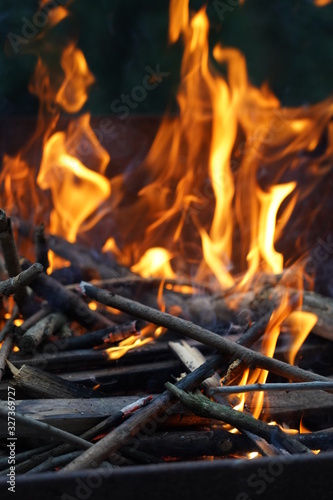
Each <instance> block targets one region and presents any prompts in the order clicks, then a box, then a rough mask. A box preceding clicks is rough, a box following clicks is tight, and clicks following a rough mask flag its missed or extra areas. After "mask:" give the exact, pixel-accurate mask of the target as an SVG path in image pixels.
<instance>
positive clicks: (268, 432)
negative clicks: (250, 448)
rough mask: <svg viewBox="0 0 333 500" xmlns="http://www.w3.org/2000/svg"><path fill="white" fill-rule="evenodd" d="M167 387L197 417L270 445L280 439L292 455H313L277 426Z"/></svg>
mask: <svg viewBox="0 0 333 500" xmlns="http://www.w3.org/2000/svg"><path fill="white" fill-rule="evenodd" d="M165 387H166V388H167V389H168V390H169V391H170V392H171V393H172V394H173V395H174V396H175V397H177V398H178V399H179V400H180V401H181V402H182V403H183V404H184V405H185V406H187V407H189V408H190V409H191V410H193V411H194V412H195V413H196V414H197V415H201V416H205V417H209V418H214V419H217V420H222V421H223V422H226V423H228V424H230V425H233V426H234V427H236V428H237V429H238V430H240V431H242V430H247V431H250V432H253V433H254V434H257V435H258V436H261V437H262V438H264V439H266V440H267V441H268V442H270V443H271V442H273V441H275V440H276V439H279V441H281V442H282V444H283V446H284V447H285V448H286V449H287V451H290V452H291V453H311V452H310V450H309V449H308V448H307V447H306V446H304V445H302V444H301V443H299V442H298V441H296V440H294V439H293V438H292V437H291V436H289V435H288V434H285V433H283V431H281V429H280V428H279V427H278V426H276V425H274V426H273V425H268V424H266V422H263V421H261V420H257V419H255V418H253V417H252V416H249V415H246V414H245V413H242V412H239V411H237V410H234V409H232V408H229V407H227V406H223V405H221V404H219V403H215V402H214V401H211V400H210V399H209V398H207V397H206V396H203V395H202V394H201V393H200V394H198V395H197V394H196V395H194V394H188V393H187V392H185V391H183V390H181V389H179V388H178V387H176V386H175V385H173V384H171V383H170V382H167V383H166V384H165Z"/></svg>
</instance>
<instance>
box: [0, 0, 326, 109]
mask: <svg viewBox="0 0 333 500" xmlns="http://www.w3.org/2000/svg"><path fill="white" fill-rule="evenodd" d="M56 2H57V0H54V2H53V3H55V4H56ZM313 2H314V0H292V1H291V0H275V1H267V0H246V1H245V3H244V4H243V5H237V1H235V0H224V1H223V2H221V1H220V2H219V1H213V0H210V1H209V2H208V15H209V18H210V21H211V33H210V41H211V46H213V44H214V43H215V42H216V41H218V40H220V41H221V42H222V43H223V44H224V45H225V46H233V47H238V48H239V49H240V50H241V51H242V52H243V53H244V54H245V56H246V60H247V64H248V71H249V77H250V80H251V82H252V83H253V84H255V85H257V86H259V85H260V84H262V83H263V82H264V81H267V82H268V83H269V85H270V87H271V88H272V89H273V91H274V92H275V94H276V95H277V96H278V98H279V99H280V100H281V102H282V104H283V105H286V106H299V105H302V104H310V103H315V102H319V101H321V100H323V99H324V98H325V97H328V96H330V95H332V94H333V4H329V5H327V6H324V7H320V8H319V7H316V6H315V5H314V3H313ZM59 4H62V5H66V7H68V9H69V10H70V12H71V17H70V18H67V19H65V20H64V21H63V22H61V23H60V25H59V26H57V27H56V28H54V31H55V35H54V44H57V43H58V42H59V41H60V40H61V38H62V39H66V38H76V39H77V42H78V46H79V47H80V48H81V49H82V51H83V53H84V54H85V57H86V59H87V62H88V65H89V67H90V69H91V71H92V73H93V74H94V75H95V78H96V83H95V84H94V85H93V87H92V89H91V92H90V97H89V101H88V103H87V104H86V107H85V109H89V110H90V111H91V112H92V113H93V114H95V115H105V114H107V113H109V112H110V113H111V109H110V106H111V103H112V102H113V101H114V100H115V99H117V98H119V96H120V95H121V94H122V93H125V94H126V93H129V92H130V91H131V89H132V88H133V87H135V86H136V85H140V84H141V82H142V79H143V77H144V76H145V74H146V69H145V68H146V66H147V65H149V66H151V67H152V68H155V67H156V65H158V64H159V65H160V69H161V71H164V72H169V73H170V75H169V76H168V77H167V78H165V79H164V81H163V83H162V84H161V85H159V86H158V87H157V88H156V89H155V90H154V92H148V95H147V98H146V99H144V100H143V101H142V102H140V103H138V106H137V107H136V108H135V109H133V110H132V111H131V112H132V113H137V114H145V113H149V114H161V113H162V112H163V111H164V110H165V108H166V106H167V104H168V103H170V101H171V102H172V98H173V96H174V95H175V92H176V88H177V84H178V81H179V71H180V61H181V54H182V45H181V43H177V44H176V45H175V46H171V47H170V46H168V43H167V28H168V1H167V0H159V1H158V2H151V1H148V0H125V1H124V0H94V1H93V2H92V1H91V0H74V1H72V2H70V1H68V2H66V1H65V0H59ZM202 4H203V2H202V1H199V0H196V1H191V3H190V5H191V7H192V8H193V9H195V10H196V9H198V8H200V7H201V6H202ZM37 8H38V2H37V1H35V0H15V2H14V1H13V0H0V36H1V45H2V47H3V50H1V55H0V115H1V116H9V115H17V114H35V113H36V111H37V107H38V103H37V99H36V98H35V97H34V96H32V95H31V94H29V92H28V82H29V79H30V76H31V74H32V72H33V68H34V65H35V63H36V55H34V54H33V53H29V52H30V50H32V52H33V51H34V48H35V47H34V45H35V46H36V44H37V45H38V43H37V41H36V40H32V43H31V44H30V45H29V47H28V45H26V44H20V45H19V46H18V51H17V53H16V54H15V53H13V51H10V50H8V45H9V44H8V42H9V40H8V34H9V33H14V34H16V35H19V36H20V35H22V27H23V25H24V24H25V21H23V20H22V18H25V19H28V20H30V21H31V20H32V18H33V15H34V14H35V12H36V11H37ZM42 43H43V41H41V42H39V47H38V50H43V47H42V48H41V44H42ZM9 52H12V54H11V55H9Z"/></svg>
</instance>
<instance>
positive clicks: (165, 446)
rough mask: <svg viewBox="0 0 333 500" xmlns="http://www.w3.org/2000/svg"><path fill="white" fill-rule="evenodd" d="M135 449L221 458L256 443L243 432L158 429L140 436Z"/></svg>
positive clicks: (168, 455) (173, 454) (253, 448)
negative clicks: (151, 433) (152, 433)
mask: <svg viewBox="0 0 333 500" xmlns="http://www.w3.org/2000/svg"><path fill="white" fill-rule="evenodd" d="M138 449H139V450H143V451H146V452H148V453H153V454H154V455H157V456H158V457H182V458H196V457H202V456H203V455H206V456H215V457H223V456H227V455H230V454H231V453H237V452H240V451H242V452H249V451H257V448H256V446H255V445H254V444H253V443H252V442H250V441H249V440H248V439H247V438H246V437H245V436H244V435H242V434H231V433H230V432H228V431H226V430H224V429H212V430H210V431H200V430H194V431H193V430H191V431H182V432H179V431H178V432H177V431H176V432H175V431H169V432H157V433H155V434H154V435H153V436H144V435H140V437H139V439H138Z"/></svg>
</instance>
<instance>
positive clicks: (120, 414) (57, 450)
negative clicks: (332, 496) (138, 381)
mask: <svg viewBox="0 0 333 500" xmlns="http://www.w3.org/2000/svg"><path fill="white" fill-rule="evenodd" d="M151 399H152V397H151V396H148V397H145V398H140V399H139V400H135V402H132V403H131V404H128V405H126V406H125V407H124V408H122V409H121V410H118V411H116V412H114V413H113V414H112V415H110V416H109V417H107V418H106V419H104V420H103V421H102V422H99V423H98V424H96V425H94V427H92V428H91V429H88V430H87V431H85V432H84V433H83V434H81V435H80V437H81V438H82V439H85V440H86V441H91V440H92V439H93V438H95V437H96V436H98V435H100V434H102V433H104V432H106V431H108V430H109V429H110V428H111V427H114V426H116V425H119V424H120V423H121V422H122V421H123V419H124V418H128V417H129V416H130V415H131V414H132V413H134V411H137V410H138V409H140V408H142V407H143V406H145V405H146V404H148V402H149V401H151ZM72 449H73V447H72V446H71V445H69V444H60V445H58V446H56V447H53V448H52V449H51V450H50V449H48V450H41V451H40V452H38V453H36V454H33V456H30V457H28V460H26V461H25V462H23V463H22V464H20V465H18V466H17V468H16V472H22V473H24V472H27V471H30V470H32V469H33V468H35V467H36V466H38V465H39V464H42V463H44V462H45V460H47V459H48V458H49V456H50V455H51V456H52V457H57V456H59V455H63V454H65V453H69V452H70V451H72Z"/></svg>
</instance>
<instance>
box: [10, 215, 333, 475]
mask: <svg viewBox="0 0 333 500" xmlns="http://www.w3.org/2000/svg"><path fill="white" fill-rule="evenodd" d="M14 233H15V238H14ZM16 238H17V239H18V240H19V241H20V243H22V241H24V242H25V245H26V247H29V248H32V246H33V248H34V252H35V257H34V259H33V260H34V262H32V259H31V252H30V254H29V257H30V259H31V260H28V259H26V258H23V257H22V256H19V254H18V251H17V248H16V244H15V240H16ZM0 241H1V247H2V255H3V260H2V263H1V278H2V282H1V283H0V293H1V298H2V302H1V308H2V318H3V321H2V330H1V333H0V341H1V342H2V345H1V350H0V376H1V383H0V391H1V399H2V402H1V404H0V417H1V420H0V433H1V443H2V444H1V451H0V471H1V472H0V475H1V476H2V477H3V478H5V477H6V476H7V475H8V474H9V473H10V465H9V462H8V448H7V447H6V446H7V439H8V428H9V427H8V425H9V420H8V418H9V417H8V415H9V413H8V408H9V406H8V405H9V403H8V401H7V398H8V397H9V394H11V401H12V402H13V404H11V405H10V407H11V409H12V410H13V419H14V420H13V422H15V427H14V431H13V432H14V435H15V438H16V441H15V443H16V456H15V473H16V474H17V475H20V474H30V473H37V472H45V471H54V472H55V473H57V472H58V471H66V472H67V471H79V470H84V469H87V468H88V469H89V468H96V467H108V468H111V469H118V468H123V467H127V466H134V465H146V466H148V465H151V464H160V463H165V462H181V461H198V460H200V461H206V460H212V459H213V460H218V459H221V458H232V459H247V458H252V457H254V456H259V457H260V456H263V457H264V456H270V457H272V456H278V455H292V454H312V453H313V452H314V451H315V452H316V453H319V454H324V453H325V452H327V451H330V450H332V449H333V433H332V418H333V395H332V392H333V378H331V376H332V374H333V373H332V365H331V359H332V339H333V333H332V332H333V329H332V327H333V302H332V300H331V299H330V298H327V297H323V296H320V295H318V294H316V293H314V292H310V291H305V292H304V293H303V292H299V291H298V290H297V289H296V288H293V287H292V286H291V285H292V283H293V276H292V270H291V271H290V273H289V274H288V272H286V273H284V274H283V275H280V276H263V277H262V278H261V282H260V287H259V288H257V289H256V290H250V291H249V290H248V291H247V292H242V293H240V292H239V291H238V290H237V289H230V290H227V291H225V292H216V290H214V289H213V288H211V287H210V286H209V285H208V284H207V285H205V284H198V283H195V282H193V281H189V280H185V279H179V280H177V279H173V280H164V279H157V278H142V277H140V276H138V275H135V274H133V273H132V272H130V271H129V270H128V269H125V268H123V267H121V266H120V265H118V264H117V263H116V262H115V261H114V260H113V259H112V258H111V257H110V256H107V255H105V254H101V253H98V252H96V251H95V250H91V249H89V248H86V247H83V246H81V245H79V244H72V243H68V242H67V241H65V240H62V239H61V238H59V237H56V236H54V235H45V234H44V231H43V227H39V228H37V229H36V230H35V233H34V237H31V234H30V232H29V230H27V228H26V227H25V226H24V224H22V223H17V222H16V224H15V231H14V229H13V223H12V221H11V219H10V218H9V217H7V215H6V214H5V212H4V211H1V213H0ZM20 248H21V244H20ZM49 250H52V251H53V252H54V254H55V255H57V256H58V257H60V258H62V259H64V261H66V265H65V266H64V267H62V268H59V269H57V270H55V271H53V272H52V273H51V274H47V273H46V270H47V268H48V267H49V262H48V254H49ZM300 295H302V297H303V304H302V308H303V310H305V311H308V312H312V313H314V314H315V315H316V316H317V318H318V319H317V322H316V324H315V326H314V327H313V328H312V332H311V334H310V335H309V337H308V338H307V339H306V341H305V342H304V343H303V345H302V346H301V347H300V349H299V352H298V354H297V357H296V361H295V364H294V365H292V364H290V363H289V362H288V359H289V358H288V352H289V345H288V342H284V341H283V338H282V340H281V341H279V342H278V344H277V347H276V349H275V352H274V357H268V356H266V355H264V354H262V353H261V352H260V346H261V342H262V339H263V338H265V336H267V335H269V331H270V328H271V324H270V320H271V317H272V313H273V311H274V310H276V309H277V308H278V306H279V304H280V303H281V301H282V300H283V299H284V298H285V297H286V296H288V300H289V309H288V311H289V312H290V311H292V310H295V309H297V308H299V307H300V306H299V304H300V302H299V296H300ZM282 325H283V321H282ZM287 330H288V326H287V324H286V326H285V330H283V333H284V334H286V335H287V333H288V332H287ZM284 336H285V335H283V336H282V337H284ZM247 368H248V369H249V370H250V372H253V371H255V370H257V369H262V370H267V371H268V372H269V377H268V380H267V383H266V384H265V385H263V384H255V385H248V386H246V387H243V385H242V375H243V373H244V371H245V370H246V369H247ZM221 379H222V385H221ZM239 384H241V385H242V387H241V388H240V387H239ZM258 393H259V394H262V393H263V394H264V398H263V402H262V408H261V410H260V415H259V418H255V417H254V416H253V411H252V410H253V406H254V401H255V400H256V398H257V396H258ZM242 394H243V395H244V398H245V405H244V407H243V410H242V411H238V409H239V408H237V406H238V405H239V403H240V402H241V399H242V397H241V395H242ZM13 426H14V423H13ZM300 426H301V427H300ZM11 428H12V427H11ZM290 429H297V431H298V430H300V432H297V431H296V430H295V431H292V430H290Z"/></svg>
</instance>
